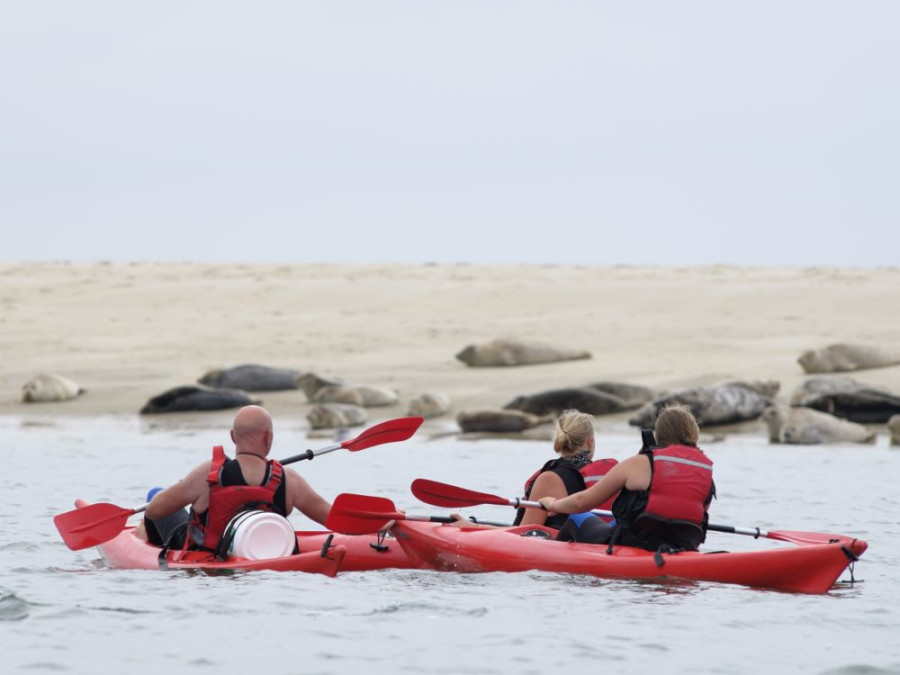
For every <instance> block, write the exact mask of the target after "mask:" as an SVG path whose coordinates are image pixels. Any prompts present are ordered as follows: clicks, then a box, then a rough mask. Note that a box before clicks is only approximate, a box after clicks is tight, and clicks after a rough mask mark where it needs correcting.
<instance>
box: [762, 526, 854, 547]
mask: <svg viewBox="0 0 900 675" xmlns="http://www.w3.org/2000/svg"><path fill="white" fill-rule="evenodd" d="M766 538H767V539H775V540H776V541H789V542H791V543H792V544H798V545H799V546H804V545H810V544H834V543H838V542H839V543H841V544H844V545H845V546H846V545H849V544H852V543H853V542H854V541H859V540H858V539H856V538H855V537H848V536H847V535H845V534H831V533H829V532H800V531H797V530H769V531H768V532H767V533H766Z"/></svg>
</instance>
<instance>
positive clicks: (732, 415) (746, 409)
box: [628, 380, 779, 428]
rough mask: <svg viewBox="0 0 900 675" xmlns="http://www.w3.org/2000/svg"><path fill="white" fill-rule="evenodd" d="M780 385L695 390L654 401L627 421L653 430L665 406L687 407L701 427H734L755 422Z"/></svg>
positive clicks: (734, 384) (763, 383)
mask: <svg viewBox="0 0 900 675" xmlns="http://www.w3.org/2000/svg"><path fill="white" fill-rule="evenodd" d="M778 388H779V383H778V382H776V381H774V380H766V381H751V382H744V381H734V382H726V383H723V384H718V385H712V386H707V387H694V388H689V389H681V390H679V391H676V392H673V393H671V394H667V395H665V396H661V397H659V398H655V399H653V400H652V401H650V402H649V403H646V404H644V405H643V406H641V408H640V409H639V410H638V411H637V413H635V415H634V417H632V418H631V419H630V420H628V423H629V424H631V425H632V426H638V427H642V428H652V427H653V426H654V425H655V424H656V417H657V415H659V411H660V410H662V409H663V408H665V407H666V406H667V405H686V406H688V407H689V408H690V409H691V413H693V415H694V417H695V418H696V419H697V424H698V425H699V426H701V427H711V426H719V425H723V424H734V423H736V422H744V421H747V420H754V419H757V418H758V417H759V416H760V415H761V414H762V411H763V410H765V408H766V407H767V406H769V405H771V404H772V403H773V402H774V401H773V398H772V397H773V396H774V395H775V393H776V392H777V391H778Z"/></svg>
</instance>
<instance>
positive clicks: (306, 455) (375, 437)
mask: <svg viewBox="0 0 900 675" xmlns="http://www.w3.org/2000/svg"><path fill="white" fill-rule="evenodd" d="M424 421H425V418H423V417H400V418H398V419H393V420H387V421H386V422H381V423H380V424H376V425H375V426H373V427H369V428H368V429H366V430H365V431H363V432H362V433H361V434H360V435H359V436H357V437H356V438H351V439H349V440H346V441H343V442H341V443H335V444H333V445H329V446H327V447H324V448H321V449H320V450H307V451H306V452H301V453H300V454H298V455H293V456H292V457H288V458H286V459H283V460H281V464H292V463H294V462H299V461H301V460H304V459H313V458H314V457H318V456H319V455H324V454H327V453H329V452H334V451H335V450H340V449H341V448H343V449H345V450H349V451H350V452H357V451H358V450H365V449H366V448H371V447H372V446H373V445H382V444H384V443H396V442H398V441H405V440H406V439H408V438H410V437H411V436H412V435H413V434H414V433H416V430H417V429H418V428H419V427H420V426H421V425H422V422H424ZM146 508H147V504H144V505H143V506H138V507H135V508H133V509H125V508H122V507H121V506H116V505H115V504H108V503H99V504H91V505H89V506H85V507H84V508H80V509H75V510H74V511H67V512H66V513H60V514H59V515H56V516H54V517H53V524H54V525H56V529H57V530H58V531H59V534H60V535H61V536H62V539H63V541H64V542H65V544H66V546H68V547H69V548H70V549H72V550H73V551H80V550H81V549H84V548H90V547H91V546H97V545H98V544H102V543H103V542H105V541H109V540H110V539H112V538H113V537H115V536H116V535H117V534H119V532H121V531H122V529H123V528H124V527H125V524H126V522H127V521H128V518H129V517H130V516H132V515H134V514H135V513H140V512H141V511H143V510H144V509H146Z"/></svg>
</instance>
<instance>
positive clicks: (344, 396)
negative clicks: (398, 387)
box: [313, 384, 399, 408]
mask: <svg viewBox="0 0 900 675" xmlns="http://www.w3.org/2000/svg"><path fill="white" fill-rule="evenodd" d="M398 399H399V396H398V395H397V392H396V391H394V390H393V389H388V388H387V387H376V386H373V385H369V384H331V385H327V386H325V387H322V388H321V389H319V390H318V391H317V392H316V393H315V395H314V396H313V401H315V402H316V403H348V404H350V405H358V406H362V407H363V408H372V407H376V406H383V405H394V404H395V403H396V402H397V400H398Z"/></svg>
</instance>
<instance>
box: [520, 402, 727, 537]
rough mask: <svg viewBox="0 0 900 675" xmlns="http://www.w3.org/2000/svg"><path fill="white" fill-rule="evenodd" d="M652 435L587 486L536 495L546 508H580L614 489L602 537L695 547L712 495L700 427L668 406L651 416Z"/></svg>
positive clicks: (553, 510)
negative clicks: (610, 521) (564, 493)
mask: <svg viewBox="0 0 900 675" xmlns="http://www.w3.org/2000/svg"><path fill="white" fill-rule="evenodd" d="M655 435H656V441H655V443H654V444H652V445H651V444H645V447H644V448H642V449H641V451H640V452H639V453H638V454H637V455H635V456H634V457H629V458H628V459H626V460H625V461H624V462H622V463H620V464H618V465H616V466H615V467H613V468H612V469H611V470H610V471H609V473H607V474H606V475H605V476H604V477H603V478H601V479H600V480H599V481H597V482H596V483H595V484H594V485H593V486H592V487H589V488H587V489H586V490H583V491H581V492H577V493H575V494H571V495H569V496H567V497H556V496H555V495H547V496H542V497H540V498H539V499H538V500H539V501H540V502H541V504H542V505H543V506H544V508H546V509H547V510H548V511H549V512H551V513H552V514H565V513H581V512H583V511H588V510H590V509H593V508H596V507H597V506H598V505H600V504H602V503H603V502H605V501H606V500H608V499H610V498H611V497H613V496H614V495H618V496H616V497H615V501H614V502H613V507H612V511H613V515H614V516H615V518H616V525H615V527H611V528H608V532H607V534H606V536H605V537H604V539H603V540H601V541H595V542H594V543H607V542H608V543H609V544H610V547H612V546H613V545H614V544H616V543H620V544H623V545H626V546H637V547H640V548H644V549H648V550H651V551H653V550H661V549H663V550H696V549H697V548H698V547H699V546H700V544H701V543H703V541H704V539H705V538H706V525H707V522H708V516H707V511H708V509H709V505H710V502H711V501H712V498H713V497H714V496H715V484H714V483H713V479H712V461H711V460H710V459H709V458H708V457H707V456H706V455H705V454H703V451H702V450H700V448H698V447H697V441H698V439H699V437H700V428H699V426H698V425H697V420H696V419H694V416H693V415H692V414H691V411H690V409H689V408H687V407H685V406H670V407H667V408H663V410H661V411H660V413H659V416H658V417H657V420H656V429H655Z"/></svg>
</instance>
